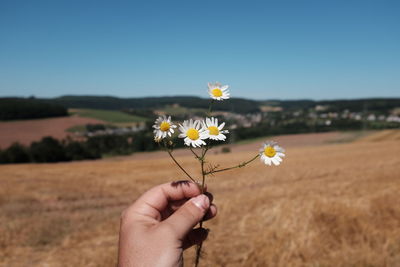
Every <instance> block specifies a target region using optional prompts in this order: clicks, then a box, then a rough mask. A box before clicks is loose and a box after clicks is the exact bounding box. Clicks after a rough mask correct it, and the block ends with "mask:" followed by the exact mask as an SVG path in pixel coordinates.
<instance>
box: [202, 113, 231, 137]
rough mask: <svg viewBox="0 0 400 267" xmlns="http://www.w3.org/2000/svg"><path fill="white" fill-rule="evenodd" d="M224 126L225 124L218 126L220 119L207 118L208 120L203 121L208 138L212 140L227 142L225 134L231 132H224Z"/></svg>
mask: <svg viewBox="0 0 400 267" xmlns="http://www.w3.org/2000/svg"><path fill="white" fill-rule="evenodd" d="M224 126H225V122H223V123H221V125H219V126H218V119H217V118H214V117H211V118H206V120H205V121H203V128H204V130H205V132H206V133H207V138H210V139H212V140H218V141H225V139H226V136H225V135H224V134H227V133H229V132H228V130H222V129H223V128H224Z"/></svg>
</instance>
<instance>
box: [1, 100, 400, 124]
mask: <svg viewBox="0 0 400 267" xmlns="http://www.w3.org/2000/svg"><path fill="white" fill-rule="evenodd" d="M209 103H210V99H208V98H200V97H194V96H166V97H141V98H119V97H111V96H74V95H68V96H61V97H56V98H47V99H45V98H42V99H32V98H0V120H10V119H29V118H44V117H53V116H65V115H66V114H67V113H66V109H67V108H75V109H102V110H132V109H136V110H151V109H162V108H165V107H166V106H172V105H176V104H177V105H179V106H181V107H184V108H191V109H208V106H209ZM265 106H270V107H280V108H281V109H282V110H284V111H289V112H290V111H294V110H309V109H313V108H315V107H317V106H320V107H321V108H322V109H321V110H324V111H326V112H337V111H341V110H346V109H347V110H349V111H350V112H361V111H365V110H367V111H368V112H376V113H388V112H389V111H390V110H392V109H394V108H398V107H400V98H369V99H352V100H322V101H314V100H307V99H303V100H250V99H243V98H232V99H230V100H229V101H219V102H218V103H215V104H214V105H213V110H217V111H230V112H235V113H241V114H247V113H257V112H259V111H260V110H261V108H262V107H265Z"/></svg>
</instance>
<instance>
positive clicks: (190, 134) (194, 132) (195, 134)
mask: <svg viewBox="0 0 400 267" xmlns="http://www.w3.org/2000/svg"><path fill="white" fill-rule="evenodd" d="M186 135H187V137H189V138H190V139H192V140H197V139H199V131H197V130H196V129H194V128H190V129H189V130H187V132H186Z"/></svg>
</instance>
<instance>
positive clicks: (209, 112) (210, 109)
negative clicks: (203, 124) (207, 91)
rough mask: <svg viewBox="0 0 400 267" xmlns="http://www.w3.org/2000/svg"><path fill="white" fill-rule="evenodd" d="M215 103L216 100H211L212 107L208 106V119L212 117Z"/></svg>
mask: <svg viewBox="0 0 400 267" xmlns="http://www.w3.org/2000/svg"><path fill="white" fill-rule="evenodd" d="M213 103H214V99H211V102H210V105H209V106H208V112H207V115H208V117H211V111H212V105H213Z"/></svg>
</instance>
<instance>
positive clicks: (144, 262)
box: [118, 181, 217, 267]
mask: <svg viewBox="0 0 400 267" xmlns="http://www.w3.org/2000/svg"><path fill="white" fill-rule="evenodd" d="M200 193H201V192H200V189H199V187H198V186H197V185H196V184H194V183H192V182H189V181H180V182H173V183H166V184H162V185H159V186H156V187H153V188H152V189H150V190H149V191H147V192H146V193H144V194H143V195H142V196H141V197H140V198H139V199H138V200H136V201H135V202H134V203H133V204H132V205H131V206H129V207H128V208H127V209H126V210H125V211H124V212H123V214H122V217H121V226H120V236H119V255H118V262H119V263H118V266H119V267H131V266H160V267H161V266H162V267H163V266H168V267H170V266H182V265H183V254H182V253H183V250H184V249H186V248H188V247H191V246H193V245H195V244H200V243H201V242H203V241H204V240H205V239H206V238H207V234H208V231H207V230H206V229H204V228H197V229H193V227H194V226H196V224H197V223H199V222H200V221H201V220H202V219H203V218H204V220H207V219H211V218H213V217H214V216H215V215H216V214H217V208H216V206H215V205H214V204H210V202H211V201H212V196H211V195H210V194H207V195H208V196H206V195H204V194H200ZM210 199H211V201H210Z"/></svg>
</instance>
